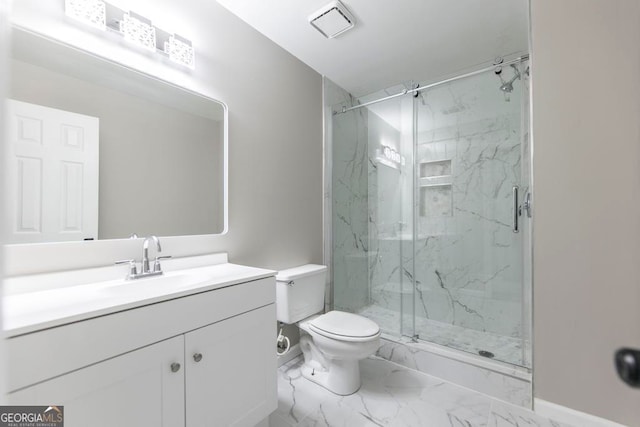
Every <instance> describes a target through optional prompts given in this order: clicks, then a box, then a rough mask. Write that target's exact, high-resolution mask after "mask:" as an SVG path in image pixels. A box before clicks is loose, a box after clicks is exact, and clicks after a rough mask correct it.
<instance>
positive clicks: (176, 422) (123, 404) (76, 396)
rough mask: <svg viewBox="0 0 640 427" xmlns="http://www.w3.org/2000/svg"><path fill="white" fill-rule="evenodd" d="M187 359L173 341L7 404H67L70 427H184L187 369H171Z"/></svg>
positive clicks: (30, 390)
mask: <svg viewBox="0 0 640 427" xmlns="http://www.w3.org/2000/svg"><path fill="white" fill-rule="evenodd" d="M183 357H184V338H183V337H175V338H172V339H170V340H166V341H163V342H160V343H157V344H153V345H150V346H148V347H144V348H141V349H139V350H135V351H132V352H130V353H127V354H123V355H121V356H117V357H114V358H113V359H109V360H105V361H103V362H100V363H96V364H95V365H92V366H89V367H86V368H82V369H79V370H77V371H75V372H71V373H68V374H65V375H62V376H59V377H57V378H54V379H51V380H48V381H45V382H43V383H40V384H37V385H33V386H30V387H27V388H25V389H22V390H19V391H17V392H14V393H11V394H9V403H10V404H12V405H64V409H65V426H67V425H68V426H71V427H73V426H78V427H80V426H86V427H88V426H92V427H113V426H115V425H118V426H163V427H164V426H166V427H170V426H176V427H181V426H184V386H185V383H184V370H183V369H180V370H178V371H177V372H172V371H171V368H170V366H171V365H173V364H180V365H181V366H182V365H183V360H182V359H183ZM173 366H174V367H175V366H177V365H173ZM174 369H175V368H174Z"/></svg>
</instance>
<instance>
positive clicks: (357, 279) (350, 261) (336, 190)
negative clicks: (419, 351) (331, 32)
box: [331, 94, 369, 311]
mask: <svg viewBox="0 0 640 427" xmlns="http://www.w3.org/2000/svg"><path fill="white" fill-rule="evenodd" d="M347 96H348V99H345V100H343V102H342V103H341V105H347V106H349V105H353V103H354V100H353V99H352V98H351V97H350V95H348V94H347ZM334 109H339V108H338V107H334ZM367 134H368V128H367V120H366V110H365V109H358V110H354V111H350V112H347V113H345V114H338V115H335V116H333V120H332V144H331V145H332V170H331V176H332V184H331V186H332V240H333V242H332V251H333V253H332V259H333V262H332V270H333V272H332V273H333V274H332V276H333V277H332V279H333V300H334V306H335V308H336V309H339V310H345V311H357V310H358V309H360V308H362V307H364V306H366V305H367V304H369V285H368V268H369V240H368V236H369V228H368V227H369V220H368V217H367V206H368V185H369V180H368V160H369V159H368V144H367Z"/></svg>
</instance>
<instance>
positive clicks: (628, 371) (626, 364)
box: [615, 348, 640, 388]
mask: <svg viewBox="0 0 640 427" xmlns="http://www.w3.org/2000/svg"><path fill="white" fill-rule="evenodd" d="M615 361H616V369H617V371H618V375H619V376H620V379H621V380H622V381H624V382H625V383H627V384H628V385H629V386H631V387H635V388H640V350H635V349H632V348H621V349H620V350H618V351H617V352H616V356H615Z"/></svg>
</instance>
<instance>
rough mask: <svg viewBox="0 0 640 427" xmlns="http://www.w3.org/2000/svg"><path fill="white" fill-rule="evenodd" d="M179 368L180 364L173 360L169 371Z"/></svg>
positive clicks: (176, 370) (175, 370)
mask: <svg viewBox="0 0 640 427" xmlns="http://www.w3.org/2000/svg"><path fill="white" fill-rule="evenodd" d="M179 370H180V364H179V363H177V362H173V363H172V364H171V372H178V371H179Z"/></svg>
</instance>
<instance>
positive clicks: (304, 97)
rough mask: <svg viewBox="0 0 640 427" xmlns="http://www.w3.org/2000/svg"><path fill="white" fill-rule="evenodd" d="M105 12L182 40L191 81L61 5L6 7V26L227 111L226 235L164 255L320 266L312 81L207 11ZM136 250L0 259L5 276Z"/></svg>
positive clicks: (87, 248)
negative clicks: (223, 254) (221, 255)
mask: <svg viewBox="0 0 640 427" xmlns="http://www.w3.org/2000/svg"><path fill="white" fill-rule="evenodd" d="M114 3H116V5H120V6H122V7H123V8H124V9H131V10H133V11H137V12H139V13H141V14H143V15H146V16H149V17H150V18H151V19H152V20H153V21H154V22H155V23H156V24H157V25H158V26H160V27H162V28H166V29H170V30H173V31H175V32H177V33H179V34H181V35H183V36H185V37H187V38H189V39H191V40H192V41H193V44H194V46H195V48H196V50H197V57H196V69H195V71H192V72H191V71H185V70H184V69H183V68H180V67H172V66H170V65H167V64H166V63H165V61H161V60H159V59H158V58H157V57H156V56H154V55H148V54H145V53H142V52H140V51H138V50H136V49H129V48H127V47H125V46H123V45H122V42H121V41H118V40H113V39H112V37H105V36H104V34H102V33H100V32H93V31H91V30H88V29H87V28H85V27H82V26H79V25H76V24H75V23H73V22H71V21H70V20H68V19H66V18H65V17H64V14H63V2H62V1H61V0H59V1H47V2H41V1H38V0H21V1H19V2H15V4H14V11H13V14H12V19H13V21H14V22H15V23H17V24H19V25H21V26H23V27H27V28H30V29H32V30H34V31H36V32H40V33H44V34H48V35H51V36H54V37H57V38H59V39H61V40H63V41H65V42H67V43H69V44H72V45H76V46H78V47H81V48H84V49H88V50H91V51H95V52H99V53H100V54H101V55H103V56H106V57H108V58H112V59H115V60H118V61H119V62H122V63H124V64H126V65H129V66H132V67H134V68H137V69H141V70H145V71H146V72H149V73H151V74H154V75H157V76H158V77H161V78H164V79H166V80H169V81H171V82H174V83H177V84H179V85H182V86H185V87H187V88H188V89H192V90H195V91H198V92H201V93H203V94H205V95H207V96H210V97H212V98H215V99H219V100H221V101H223V102H225V103H226V104H227V105H228V107H229V232H228V233H227V234H225V235H221V236H191V237H177V238H165V239H163V249H164V252H166V253H167V254H171V255H174V256H182V255H192V254H199V253H206V252H212V251H228V252H229V254H230V259H231V261H232V262H236V263H244V264H250V265H255V266H261V267H267V268H273V269H281V268H286V267H290V266H295V265H299V264H304V263H308V262H315V263H321V262H322V194H323V193H322V103H321V99H322V80H321V76H320V75H318V74H317V73H316V72H315V71H313V70H311V69H310V68H309V67H307V66H306V65H304V64H303V63H301V62H300V61H299V60H297V59H296V58H294V57H293V56H291V55H290V54H289V53H287V52H285V51H284V50H283V49H281V48H280V47H278V46H276V45H275V44H274V43H272V42H271V41H269V40H268V39H266V38H265V37H264V36H262V35H260V34H259V33H258V32H256V31H255V30H253V29H252V28H250V27H249V26H247V25H246V24H245V23H244V22H242V21H240V20H239V19H238V18H237V17H235V16H234V15H232V14H231V13H229V12H228V11H227V10H225V9H224V8H222V7H221V6H219V5H218V4H217V3H216V2H215V1H200V0H187V1H183V2H174V1H170V0H160V1H158V0H130V1H127V2H124V1H121V2H119V3H121V4H118V3H117V2H114ZM140 245H141V243H140V242H139V241H126V240H115V241H114V240H112V241H104V242H89V243H74V244H63V245H61V246H60V245H36V246H32V247H15V248H10V249H9V250H7V251H6V254H7V257H8V263H7V264H8V268H9V269H10V273H11V274H19V273H24V272H29V271H30V272H33V271H46V270H52V269H67V268H77V267H89V266H96V265H108V264H110V263H111V262H112V261H113V260H116V259H122V258H127V257H138V256H139V251H140ZM61 248H63V249H64V250H60V249H61ZM28 259H38V262H37V263H33V262H31V263H27V262H26V260H28Z"/></svg>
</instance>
